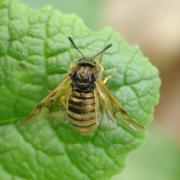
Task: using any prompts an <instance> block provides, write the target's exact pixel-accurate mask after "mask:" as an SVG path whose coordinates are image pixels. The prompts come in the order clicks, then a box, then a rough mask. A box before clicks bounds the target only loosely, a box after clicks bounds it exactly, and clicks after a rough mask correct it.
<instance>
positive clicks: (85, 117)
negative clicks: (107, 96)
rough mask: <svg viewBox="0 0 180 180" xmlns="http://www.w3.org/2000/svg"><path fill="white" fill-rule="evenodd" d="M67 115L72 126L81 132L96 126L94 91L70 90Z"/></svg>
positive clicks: (87, 131)
mask: <svg viewBox="0 0 180 180" xmlns="http://www.w3.org/2000/svg"><path fill="white" fill-rule="evenodd" d="M67 114H68V116H69V117H70V122H71V124H72V125H73V127H74V128H75V129H76V130H77V131H78V132H79V133H81V134H86V133H89V132H90V131H93V130H94V129H96V127H97V126H98V119H97V115H96V102H95V97H94V92H77V91H72V93H71V95H70V97H69V102H68V112H67Z"/></svg>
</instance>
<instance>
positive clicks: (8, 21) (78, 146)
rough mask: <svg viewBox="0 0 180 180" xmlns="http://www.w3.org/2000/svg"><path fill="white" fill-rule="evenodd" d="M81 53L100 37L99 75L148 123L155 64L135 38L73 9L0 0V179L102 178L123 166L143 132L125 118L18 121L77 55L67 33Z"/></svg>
mask: <svg viewBox="0 0 180 180" xmlns="http://www.w3.org/2000/svg"><path fill="white" fill-rule="evenodd" d="M68 36H71V37H73V39H74V40H75V41H76V43H77V45H78V47H79V48H80V49H81V50H82V51H83V52H84V54H86V55H87V56H92V55H94V54H95V53H96V52H98V51H99V50H101V49H102V47H104V46H105V45H107V44H109V43H112V44H113V47H112V48H111V49H110V50H108V52H106V53H104V55H103V57H102V64H103V66H104V68H105V71H104V74H103V76H107V75H110V74H112V73H115V75H114V76H113V77H112V79H111V80H110V81H109V82H108V84H107V86H108V88H109V89H110V90H111V91H112V93H113V94H114V96H115V97H116V98H117V99H118V100H119V101H120V102H121V104H122V106H123V108H124V109H125V110H126V111H127V112H128V113H129V115H130V116H132V117H133V118H135V119H137V121H138V122H139V124H141V125H144V126H147V125H148V124H150V122H151V121H152V119H153V108H154V106H155V105H156V104H157V103H158V99H159V87H160V79H159V77H158V75H159V74H158V70H157V69H156V68H155V67H154V66H152V65H151V63H150V62H149V61H148V59H147V58H144V57H143V55H142V53H141V52H140V50H139V48H138V47H137V46H129V45H128V44H127V43H125V42H124V40H123V39H122V38H121V37H120V36H119V34H117V33H115V32H113V31H112V30H111V28H105V29H104V30H103V31H102V32H92V31H91V30H89V29H88V28H87V27H86V26H85V25H84V23H83V22H82V20H81V19H80V18H79V17H77V16H76V15H73V14H70V15H67V14H66V15H64V14H62V13H60V12H59V11H58V10H56V9H53V8H52V7H51V6H46V7H43V8H41V9H38V10H32V9H30V8H28V7H26V6H24V5H22V4H20V3H19V2H18V1H16V0H1V1H0V92H1V96H0V124H1V126H0V179H11V178H12V177H13V178H14V179H38V180H41V179H42V180H44V179H48V180H51V179H78V180H80V179H83V180H84V179H93V180H94V179H109V178H110V177H111V176H112V175H113V174H115V173H118V172H120V171H121V170H122V169H123V167H124V159H125V157H126V156H127V154H128V153H129V152H130V151H132V150H133V149H135V148H136V147H137V146H138V145H139V144H140V143H141V142H142V140H143V139H144V134H145V132H135V131H133V130H132V129H130V128H129V127H127V126H126V125H123V124H122V125H121V126H119V127H117V128H115V129H111V130H104V129H103V128H102V127H101V126H99V127H98V128H97V130H96V131H95V132H92V133H90V134H89V135H88V136H82V135H80V134H78V133H77V132H75V131H74V130H73V129H72V128H71V126H70V125H69V124H62V125H59V126H58V127H56V128H54V127H52V126H51V124H50V123H49V122H48V121H45V120H44V121H36V122H33V123H31V124H28V125H24V124H22V123H16V122H19V121H20V120H21V119H22V118H23V117H24V116H26V115H27V114H28V113H29V112H30V111H31V110H32V109H33V107H35V105H36V104H37V103H38V102H39V101H40V100H41V99H43V98H44V97H45V96H46V95H47V94H48V92H49V90H52V89H53V88H54V87H55V86H56V85H57V84H59V83H60V82H61V80H62V79H63V77H64V76H65V75H66V74H67V72H68V71H69V65H70V63H72V62H74V60H75V59H78V58H79V54H78V53H77V52H76V51H75V50H74V49H73V48H72V47H71V45H70V43H69V42H68V40H67V37H68Z"/></svg>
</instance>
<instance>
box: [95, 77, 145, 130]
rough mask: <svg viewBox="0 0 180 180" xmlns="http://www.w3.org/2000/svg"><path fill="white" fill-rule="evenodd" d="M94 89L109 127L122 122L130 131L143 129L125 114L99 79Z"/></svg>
mask: <svg viewBox="0 0 180 180" xmlns="http://www.w3.org/2000/svg"><path fill="white" fill-rule="evenodd" d="M96 88H97V93H98V97H99V105H100V109H101V111H102V113H103V114H104V115H105V117H107V121H111V122H109V124H110V125H111V126H116V125H117V124H118V123H119V122H120V121H124V122H125V123H126V124H127V125H128V126H130V127H131V128H132V129H135V130H143V129H144V127H143V126H142V125H140V124H138V122H136V121H135V120H134V119H132V118H131V117H130V116H129V115H128V114H127V113H126V111H125V110H124V109H123V108H122V107H121V105H120V104H119V102H118V101H117V100H116V98H115V97H114V96H113V95H112V94H111V92H110V91H109V90H108V89H107V88H106V86H105V84H104V83H103V82H102V81H101V80H100V79H99V80H97V81H96Z"/></svg>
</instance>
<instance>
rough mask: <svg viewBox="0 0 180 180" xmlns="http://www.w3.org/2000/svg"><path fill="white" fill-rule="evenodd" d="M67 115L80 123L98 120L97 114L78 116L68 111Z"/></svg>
mask: <svg viewBox="0 0 180 180" xmlns="http://www.w3.org/2000/svg"><path fill="white" fill-rule="evenodd" d="M67 114H68V115H69V116H70V117H71V118H73V119H74V120H79V121H88V120H92V119H96V113H95V112H92V113H88V114H77V113H74V112H71V111H68V112H67Z"/></svg>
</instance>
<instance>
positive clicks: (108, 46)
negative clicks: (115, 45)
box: [92, 44, 112, 59]
mask: <svg viewBox="0 0 180 180" xmlns="http://www.w3.org/2000/svg"><path fill="white" fill-rule="evenodd" d="M111 46H112V44H109V45H107V46H106V47H105V48H104V49H103V50H102V51H100V52H99V53H97V54H96V55H95V56H93V57H92V59H93V58H95V57H96V56H98V55H100V54H102V53H103V52H104V51H106V50H107V49H109V48H110V47H111Z"/></svg>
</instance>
